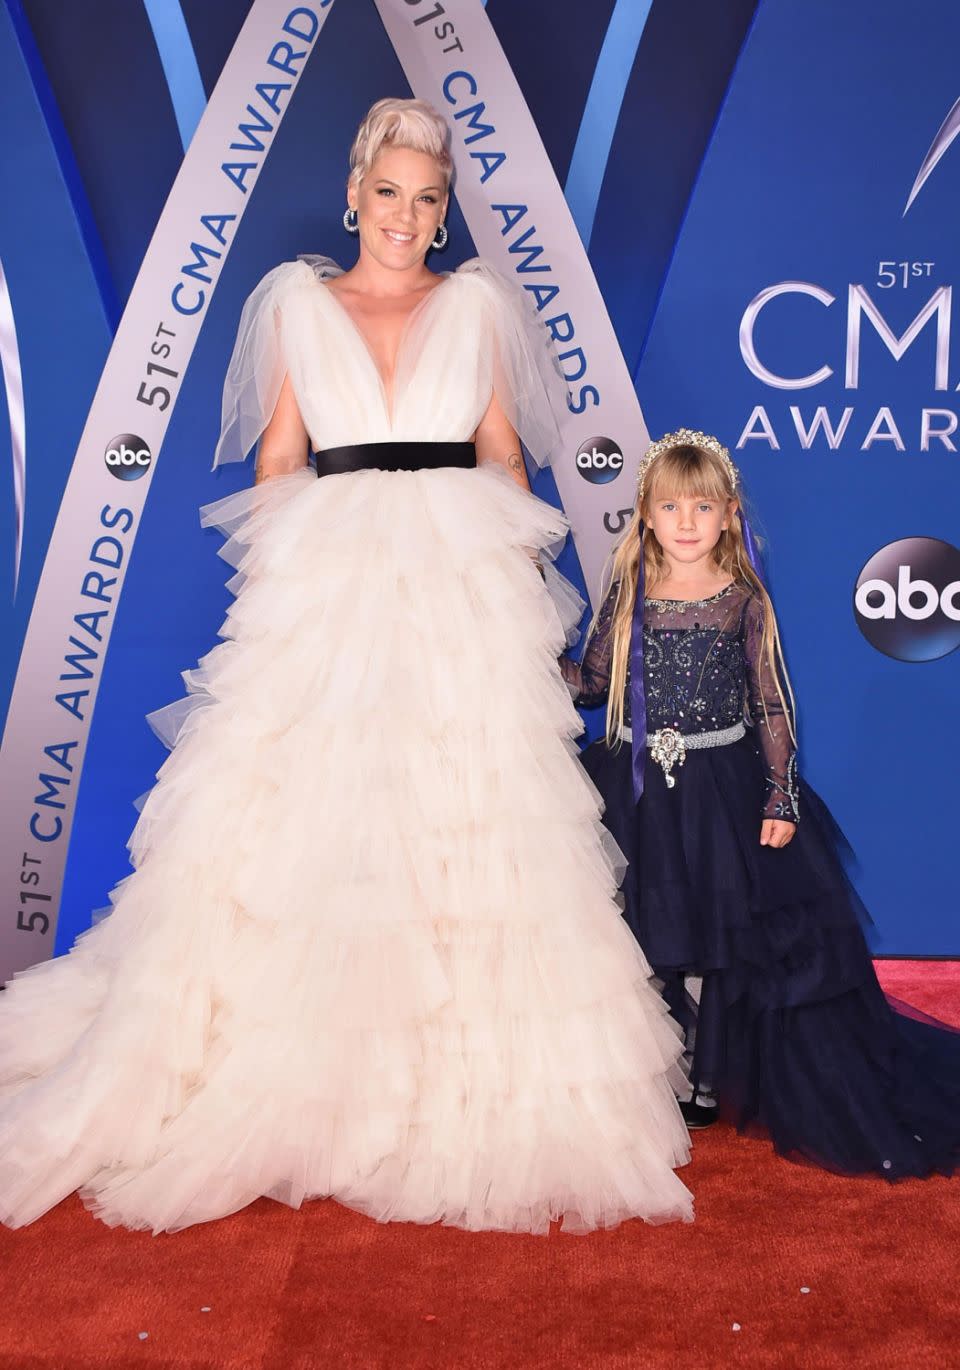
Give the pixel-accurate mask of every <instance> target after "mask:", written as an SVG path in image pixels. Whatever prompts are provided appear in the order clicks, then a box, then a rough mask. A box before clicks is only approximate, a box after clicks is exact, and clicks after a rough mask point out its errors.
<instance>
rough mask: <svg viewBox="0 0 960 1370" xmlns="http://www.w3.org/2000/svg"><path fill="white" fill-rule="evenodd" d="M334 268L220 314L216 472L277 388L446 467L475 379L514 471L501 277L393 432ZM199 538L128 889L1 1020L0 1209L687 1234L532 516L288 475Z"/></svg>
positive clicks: (325, 419)
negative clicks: (629, 1228)
mask: <svg viewBox="0 0 960 1370" xmlns="http://www.w3.org/2000/svg"><path fill="white" fill-rule="evenodd" d="M334 270H335V268H333V267H332V266H331V265H330V264H327V263H324V262H323V261H322V260H321V259H309V260H302V261H298V262H294V263H288V264H286V265H285V266H282V267H279V268H278V269H277V270H276V271H274V272H271V273H270V275H269V276H268V277H267V278H266V279H265V281H264V282H263V283H261V285H260V286H259V287H258V288H257V290H256V291H255V292H254V294H253V295H252V296H251V299H250V301H249V302H248V304H247V307H246V309H245V312H244V315H243V319H242V321H241V332H240V338H239V340H238V343H237V349H236V351H235V353H234V358H233V362H232V363H231V369H230V373H229V379H228V385H227V395H226V403H225V414H224V418H225V429H224V437H223V439H222V448H221V451H222V455H224V456H226V457H236V456H239V455H241V449H243V450H245V449H246V448H248V447H249V446H250V445H251V443H252V442H253V440H254V439H255V438H256V436H257V433H258V432H259V431H260V430H261V429H262V427H263V425H264V423H265V421H266V419H267V417H268V416H269V414H270V413H271V412H272V409H273V406H274V404H275V402H276V398H277V393H278V391H279V387H280V383H281V380H282V377H283V375H284V373H285V372H287V371H288V372H289V374H290V377H291V381H292V384H293V387H294V391H295V394H296V396H297V399H298V402H299V404H300V407H301V410H302V414H303V418H304V422H305V424H306V427H307V429H308V431H309V433H310V436H311V439H312V443H313V446H314V448H315V449H316V450H324V449H328V448H332V447H338V446H343V445H347V444H357V443H372V442H385V441H396V440H404V441H413V442H434V441H451V442H452V441H464V440H468V439H470V438H471V436H472V434H473V432H474V430H475V429H476V427H477V424H478V423H479V421H480V419H481V418H482V416H483V414H484V412H485V410H486V408H487V406H488V403H489V401H490V397H491V394H492V393H493V391H494V388H496V391H497V394H498V396H499V398H500V399H501V402H502V404H503V405H504V407H505V408H506V409H507V412H508V414H509V415H510V416H511V417H512V418H513V419H514V421H515V423H516V425H517V427H518V428H519V430H520V431H521V433H522V434H523V435H524V438H525V440H526V441H527V442H528V443H529V444H530V445H531V447H532V448H533V450H534V451H537V450H538V448H539V449H540V451H541V453H542V450H543V448H544V446H545V445H547V443H548V441H549V428H550V424H551V411H550V401H551V397H550V395H549V394H548V391H549V386H550V375H551V372H550V367H549V365H548V363H547V350H546V346H545V333H544V332H543V330H542V329H539V325H537V324H536V320H535V316H534V315H533V313H532V310H531V311H530V312H529V317H528V308H527V305H526V303H525V302H524V301H523V300H522V298H521V297H520V295H521V293H520V292H519V291H518V290H516V289H515V287H512V286H511V287H508V286H507V285H506V283H505V282H503V281H502V280H501V279H500V278H499V277H497V275H496V273H494V272H492V271H491V270H490V269H489V268H484V267H483V266H482V265H481V264H479V263H471V264H468V266H466V267H464V268H461V269H460V270H459V271H457V272H456V273H453V274H451V275H450V276H448V277H446V278H445V279H444V280H443V282H442V284H440V285H439V286H438V287H436V288H435V289H434V290H433V291H432V292H431V293H430V294H429V295H428V296H427V297H426V298H425V300H424V301H423V303H422V304H421V305H420V306H419V307H418V309H417V310H416V312H415V314H414V316H413V318H412V319H411V322H410V325H409V327H408V329H407V332H406V334H405V337H404V341H403V346H402V350H401V356H400V359H399V364H398V371H397V376H396V380H395V385H394V392H393V397H392V413H391V412H390V405H389V403H388V397H387V395H386V393H385V391H384V387H383V385H382V383H381V380H380V377H379V375H378V373H377V370H376V368H375V365H374V362H373V359H372V356H371V354H370V353H369V351H368V349H367V348H366V346H365V344H364V342H363V340H362V337H361V335H360V334H359V332H358V331H357V329H356V327H355V325H354V324H353V322H352V321H351V319H350V317H349V315H348V314H347V313H346V312H345V310H344V308H343V306H342V305H341V304H340V302H339V300H338V299H337V298H336V296H335V295H334V294H333V293H332V292H331V291H330V290H329V288H328V287H327V285H326V284H325V283H324V281H325V278H326V277H327V276H329V275H332V274H333V272H334ZM538 330H539V332H540V333H541V335H542V336H541V337H539V338H538V336H537V332H538ZM561 393H562V392H561ZM205 516H206V521H207V522H210V523H216V524H218V525H220V526H221V527H224V528H225V529H226V531H227V532H228V534H229V540H228V542H227V544H226V547H225V550H224V555H225V556H226V557H227V558H228V560H230V561H232V562H233V564H234V565H235V566H236V567H237V568H238V575H237V577H236V578H235V580H234V582H233V584H232V588H233V589H234V590H235V592H236V600H235V602H234V603H233V605H232V608H231V610H230V613H229V616H228V619H227V622H226V624H225V626H224V628H223V630H222V634H221V636H222V637H223V638H224V641H223V642H222V643H221V644H220V645H218V646H216V647H215V648H214V649H213V650H212V651H211V652H210V653H209V655H207V656H206V657H205V658H204V659H203V660H202V661H201V663H200V665H199V667H198V669H196V670H194V671H191V672H188V673H187V674H186V676H185V679H186V681H187V685H188V690H189V694H188V697H187V699H186V700H185V701H183V702H182V703H181V704H180V705H178V706H173V707H172V708H171V710H168V711H164V712H163V713H162V714H161V715H159V716H156V721H157V725H158V728H159V730H160V731H161V733H163V734H165V735H166V738H167V740H168V741H170V742H171V743H173V742H175V747H174V750H173V751H172V753H171V755H170V757H169V758H168V759H167V761H166V762H165V764H164V766H163V767H162V768H161V771H160V773H159V777H158V783H157V785H156V786H155V787H154V789H153V790H152V791H151V793H150V795H149V797H148V798H147V801H146V804H145V806H144V808H143V811H142V814H141V817H140V819H139V822H138V823H137V825H136V828H135V830H134V833H133V837H132V839H131V852H132V857H133V863H134V867H135V869H134V873H133V875H131V876H130V877H128V879H126V880H125V881H123V882H122V883H121V885H120V886H118V888H117V890H116V891H115V892H114V895H113V903H114V909H113V912H112V914H111V915H110V916H109V917H108V918H106V919H104V921H102V922H101V923H99V924H98V925H96V926H95V927H94V928H92V929H91V931H89V932H88V933H86V934H85V935H84V936H82V937H81V938H80V939H79V941H78V942H77V944H76V946H75V947H74V949H73V951H72V952H71V953H70V954H69V955H68V956H65V957H62V958H60V959H58V960H55V961H52V962H48V963H45V964H42V965H39V966H36V967H34V968H33V969H32V970H30V971H27V972H26V973H25V974H23V975H21V976H18V977H17V978H16V980H15V981H14V983H13V985H12V987H11V988H10V989H9V990H8V991H7V993H6V994H4V995H3V996H2V999H3V1002H2V1003H0V1080H2V1081H3V1082H4V1092H3V1100H2V1104H0V1216H2V1218H3V1219H4V1221H6V1222H7V1223H10V1224H13V1225H19V1224H23V1223H27V1222H30V1221H31V1220H32V1219H35V1218H37V1217H38V1216H39V1215H40V1214H42V1213H43V1212H44V1211H45V1210H47V1209H48V1208H50V1207H51V1206H52V1205H53V1204H55V1203H57V1202H58V1200H60V1199H62V1198H63V1197H64V1196H65V1195H67V1194H70V1193H71V1192H72V1191H74V1190H77V1189H79V1190H80V1191H81V1194H82V1196H83V1198H84V1200H85V1202H86V1203H87V1204H88V1205H89V1206H90V1208H92V1209H93V1211H94V1212H95V1213H96V1214H97V1215H98V1216H99V1217H101V1218H102V1219H104V1220H105V1221H106V1222H107V1223H111V1224H123V1225H125V1226H127V1227H131V1228H149V1229H152V1230H154V1231H161V1230H165V1229H177V1228H182V1227H185V1226H187V1225H189V1224H191V1223H197V1222H203V1221H206V1220H208V1219H212V1218H217V1217H220V1216H221V1215H224V1214H228V1213H231V1212H234V1211H235V1210H237V1209H239V1208H241V1207H243V1206H244V1205H245V1204H248V1203H250V1202H251V1201H252V1200H254V1199H256V1198H257V1197H258V1196H260V1195H268V1196H270V1197H272V1198H274V1199H279V1200H283V1201H284V1202H286V1203H289V1204H292V1205H294V1206H296V1205H299V1204H300V1203H301V1202H302V1201H303V1200H304V1199H306V1198H310V1197H313V1196H323V1195H332V1196H334V1197H336V1198H337V1199H338V1200H340V1201H341V1202H342V1203H344V1204H347V1205H349V1206H350V1207H352V1208H355V1209H358V1210H360V1211H361V1212H363V1213H365V1214H369V1215H370V1216H371V1217H373V1218H376V1219H378V1220H380V1221H387V1220H394V1219H397V1220H408V1221H414V1222H418V1223H430V1222H434V1221H442V1222H446V1223H450V1224H455V1225H457V1226H461V1227H465V1228H472V1229H477V1228H498V1229H506V1230H511V1231H530V1232H543V1231H545V1230H546V1229H547V1227H548V1225H549V1223H550V1221H551V1220H554V1219H563V1224H564V1227H565V1228H566V1229H567V1230H571V1231H587V1230H589V1229H592V1228H595V1227H606V1226H610V1225H613V1224H615V1223H617V1222H619V1221H621V1220H623V1219H626V1218H630V1217H635V1216H636V1217H640V1218H644V1219H647V1220H648V1221H665V1220H668V1219H675V1218H689V1217H690V1216H691V1197H690V1194H689V1193H688V1191H687V1189H686V1188H685V1187H684V1185H683V1184H682V1183H681V1181H680V1180H679V1178H678V1177H677V1176H676V1175H675V1174H674V1170H673V1167H675V1166H677V1165H678V1164H681V1163H682V1162H684V1161H685V1160H686V1159H687V1146H688V1138H687V1134H686V1130H685V1128H684V1125H683V1122H682V1120H681V1117H680V1114H679V1111H678V1108H677V1105H676V1102H675V1099H674V1086H675V1085H676V1084H677V1083H678V1080H679V1077H680V1067H679V1065H678V1060H679V1055H680V1042H679V1038H678V1034H677V1032H676V1030H675V1028H674V1025H673V1022H672V1020H671V1019H670V1018H669V1017H668V1016H667V1013H666V1010H665V1008H664V1006H663V1003H662V1001H661V999H660V997H659V995H658V994H657V993H656V991H655V989H654V987H653V985H652V984H651V983H650V982H649V980H648V977H649V967H648V965H647V963H646V962H645V960H644V958H643V956H642V954H641V952H640V951H639V949H638V948H637V945H636V943H635V941H634V939H633V937H632V936H631V934H630V933H629V931H628V930H627V928H626V926H625V924H624V923H623V921H622V919H621V917H620V914H619V911H618V908H617V905H616V903H615V900H614V895H615V884H616V876H615V872H614V869H613V864H612V861H611V857H610V855H609V854H608V851H607V850H606V848H605V846H604V843H603V838H602V836H601V827H600V824H599V821H598V808H599V804H598V798H597V795H596V793H595V791H594V790H593V788H592V786H591V784H590V782H589V781H588V780H587V779H586V777H585V774H584V772H583V771H582V770H581V768H580V765H579V763H578V762H577V760H576V749H575V747H574V745H573V738H574V737H575V736H576V735H577V733H578V732H579V729H580V724H579V720H578V717H577V714H576V712H575V711H574V708H573V705H572V703H571V701H570V697H569V693H568V691H567V689H566V687H565V685H564V684H563V682H562V680H561V676H560V673H559V669H558V666H557V656H558V654H559V653H560V652H561V650H562V649H563V646H564V626H563V623H562V618H563V613H562V612H558V608H557V602H558V601H559V602H560V604H561V605H562V604H563V598H564V596H563V592H562V590H561V591H559V592H558V594H557V595H555V596H554V597H553V598H552V597H551V595H550V593H548V588H547V587H546V586H545V584H544V581H543V580H542V579H541V577H540V575H539V574H538V572H537V569H536V567H535V565H534V563H533V561H532V559H531V556H530V550H531V549H534V548H540V547H547V548H549V547H551V546H556V545H558V544H559V542H560V541H561V540H562V538H563V535H564V532H565V524H564V521H563V518H562V516H561V515H560V514H558V513H557V512H556V511H555V510H554V509H553V508H551V507H549V506H548V505H546V504H544V503H542V502H541V501H539V500H537V499H535V498H534V497H533V496H532V495H529V494H526V493H525V492H523V491H521V490H520V489H519V488H518V487H517V486H516V485H515V484H514V483H512V482H511V481H510V480H509V479H508V478H507V477H506V475H505V473H504V472H503V471H502V470H499V469H490V468H488V469H484V468H483V467H481V468H478V469H473V470H466V469H457V468H444V469H433V470H430V469H427V470H415V471H382V470H364V471H357V472H353V473H349V474H343V475H333V476H326V477H324V478H323V479H320V480H318V479H317V477H316V475H315V474H314V473H313V470H312V468H308V469H307V470H305V471H303V472H301V473H299V474H297V475H292V476H286V477H281V478H277V479H274V480H270V481H267V482H266V483H264V484H262V485H260V486H258V487H256V488H254V489H252V490H249V491H246V492H245V493H243V494H239V495H236V496H231V497H229V498H228V499H226V500H223V501H221V502H220V503H219V504H217V505H213V506H210V507H208V509H207V510H206V511H205ZM567 607H568V608H569V607H570V606H569V604H568V606H567Z"/></svg>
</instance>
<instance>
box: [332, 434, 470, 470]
mask: <svg viewBox="0 0 960 1370" xmlns="http://www.w3.org/2000/svg"><path fill="white" fill-rule="evenodd" d="M476 464H477V449H476V448H475V447H474V445H473V443H472V442H362V443H358V444H357V446H356V447H328V448H326V449H325V450H324V451H323V452H318V453H317V475H318V476H342V475H346V474H347V473H348V472H350V471H437V470H439V469H440V468H441V467H443V466H459V467H462V468H463V469H464V470H469V469H470V468H471V467H473V466H476Z"/></svg>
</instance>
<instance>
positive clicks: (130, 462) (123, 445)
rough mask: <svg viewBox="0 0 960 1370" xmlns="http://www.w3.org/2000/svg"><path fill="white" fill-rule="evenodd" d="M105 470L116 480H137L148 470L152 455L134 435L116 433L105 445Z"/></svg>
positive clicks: (141, 440) (140, 439)
mask: <svg viewBox="0 0 960 1370" xmlns="http://www.w3.org/2000/svg"><path fill="white" fill-rule="evenodd" d="M103 459H104V461H105V462H106V463H107V470H108V471H109V472H110V474H111V475H114V476H116V478H117V480H139V479H140V477H141V476H145V475H146V474H147V472H148V471H149V470H150V463H151V462H152V461H153V455H152V453H151V451H150V448H149V447H148V446H147V444H146V443H145V442H144V440H143V438H138V437H137V435H136V433H118V434H117V436H116V437H115V438H113V439H111V441H110V442H109V443H108V444H107V450H106V452H104V454H103Z"/></svg>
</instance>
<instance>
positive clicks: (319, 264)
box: [213, 257, 343, 467]
mask: <svg viewBox="0 0 960 1370" xmlns="http://www.w3.org/2000/svg"><path fill="white" fill-rule="evenodd" d="M342 274H343V269H342V267H339V266H338V265H337V263H336V262H335V261H333V259H332V258H330V257H300V258H298V259H297V261H295V262H282V263H281V264H280V266H277V267H274V268H273V270H272V271H268V272H267V274H266V275H265V276H264V278H263V280H262V281H260V282H259V284H258V285H256V286H255V287H254V289H253V290H252V291H251V292H250V294H249V295H248V297H247V300H246V303H245V304H244V306H243V310H242V312H241V314H240V323H239V325H238V327H237V341H236V343H235V344H234V348H233V355H232V356H231V358H230V365H229V366H228V367H227V375H226V380H225V381H224V385H223V411H222V418H221V424H220V439H219V441H218V443H217V448H216V452H215V453H214V457H213V464H214V466H215V467H216V466H219V465H220V464H221V463H222V462H227V461H244V460H245V459H246V457H247V456H248V455H249V453H250V452H251V451H252V450H253V448H254V447H255V445H256V443H257V442H258V440H259V438H260V435H261V434H262V433H263V430H264V429H265V428H266V426H267V424H268V423H269V422H270V419H271V418H272V417H273V411H274V410H275V409H276V407H277V400H278V399H279V398H280V388H281V386H282V385H283V378H284V376H285V375H286V373H287V369H288V363H287V359H286V356H285V353H284V347H283V329H282V324H283V311H284V309H285V307H286V306H287V305H288V304H289V302H290V299H291V296H292V295H293V293H294V292H296V291H297V290H303V289H304V288H307V289H309V288H310V287H311V286H312V285H316V284H317V283H319V282H320V281H322V280H324V279H330V278H332V277H334V276H340V275H342Z"/></svg>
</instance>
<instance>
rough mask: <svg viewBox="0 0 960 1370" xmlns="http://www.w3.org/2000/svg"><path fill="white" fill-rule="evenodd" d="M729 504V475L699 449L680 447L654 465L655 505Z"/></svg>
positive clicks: (651, 489)
mask: <svg viewBox="0 0 960 1370" xmlns="http://www.w3.org/2000/svg"><path fill="white" fill-rule="evenodd" d="M697 495H701V496H702V497H703V498H704V499H709V500H728V499H730V498H732V496H731V494H730V486H729V481H728V479H727V473H726V471H725V470H724V468H723V467H722V465H721V464H720V462H719V461H717V460H714V459H713V458H712V457H711V456H710V455H709V454H708V453H706V452H701V451H700V449H699V448H697V447H677V448H674V449H672V450H671V451H669V452H664V453H663V455H662V456H661V457H659V458H658V459H657V461H656V462H655V464H654V470H653V481H652V483H651V486H650V494H649V499H650V502H651V503H654V502H656V501H657V500H661V499H690V498H693V497H695V496H697Z"/></svg>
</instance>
